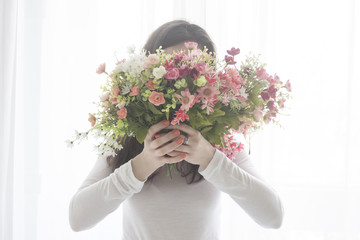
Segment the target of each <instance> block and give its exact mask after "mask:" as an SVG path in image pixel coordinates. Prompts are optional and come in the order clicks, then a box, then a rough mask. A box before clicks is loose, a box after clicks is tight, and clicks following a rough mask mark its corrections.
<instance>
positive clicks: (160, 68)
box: [153, 66, 166, 79]
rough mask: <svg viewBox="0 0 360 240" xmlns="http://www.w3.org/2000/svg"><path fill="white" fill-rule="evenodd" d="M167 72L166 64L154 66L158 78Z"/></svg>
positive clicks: (155, 75) (154, 72)
mask: <svg viewBox="0 0 360 240" xmlns="http://www.w3.org/2000/svg"><path fill="white" fill-rule="evenodd" d="M165 74H166V69H165V68H164V66H160V67H158V68H154V70H153V75H154V77H155V78H156V79H160V78H162V77H163V76H164V75H165Z"/></svg>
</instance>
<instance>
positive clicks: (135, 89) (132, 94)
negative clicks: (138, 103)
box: [129, 86, 140, 96]
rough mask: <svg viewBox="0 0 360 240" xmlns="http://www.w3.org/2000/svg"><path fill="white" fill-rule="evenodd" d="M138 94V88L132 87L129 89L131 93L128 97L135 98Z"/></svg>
mask: <svg viewBox="0 0 360 240" xmlns="http://www.w3.org/2000/svg"><path fill="white" fill-rule="evenodd" d="M139 92H140V88H139V87H138V86H133V87H132V88H131V93H130V94H129V96H136V95H138V94H139Z"/></svg>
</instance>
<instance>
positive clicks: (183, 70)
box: [178, 65, 190, 78]
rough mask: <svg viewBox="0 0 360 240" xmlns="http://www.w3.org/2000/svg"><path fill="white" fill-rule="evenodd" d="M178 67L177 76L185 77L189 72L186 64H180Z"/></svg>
mask: <svg viewBox="0 0 360 240" xmlns="http://www.w3.org/2000/svg"><path fill="white" fill-rule="evenodd" d="M178 69H179V74H180V76H179V78H183V77H186V76H187V75H188V74H189V73H190V69H189V67H188V66H186V65H183V66H181V68H178Z"/></svg>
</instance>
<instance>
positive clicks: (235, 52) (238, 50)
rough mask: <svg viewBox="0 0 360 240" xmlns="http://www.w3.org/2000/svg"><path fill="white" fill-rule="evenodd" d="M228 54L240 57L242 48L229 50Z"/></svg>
mask: <svg viewBox="0 0 360 240" xmlns="http://www.w3.org/2000/svg"><path fill="white" fill-rule="evenodd" d="M227 53H228V54H229V55H231V56H235V55H238V54H239V53H240V48H234V47H232V48H231V49H230V50H227Z"/></svg>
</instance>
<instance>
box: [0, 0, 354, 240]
mask: <svg viewBox="0 0 360 240" xmlns="http://www.w3.org/2000/svg"><path fill="white" fill-rule="evenodd" d="M359 16H360V4H359V2H358V1H357V0H347V1H343V0H334V1H325V0H320V1H312V0H301V1H298V0H296V1H287V0H270V1H268V0H251V1H250V0H241V1H237V0H222V1H217V0H199V1H191V0H172V1H168V0H134V1H116V0H101V1H100V0H79V1H72V0H63V1H57V0H33V1H26V0H0V240H25V239H26V240H33V239H34V240H35V239H36V240H45V239H56V240H57V239H58V240H63V239H68V240H70V239H77V240H79V239H80V240H81V239H84V240H85V239H86V240H91V239H116V238H120V236H121V230H120V227H119V225H120V224H121V209H119V211H117V212H115V213H114V214H111V215H110V216H108V217H107V218H106V219H104V221H103V222H101V223H100V224H99V225H98V226H96V227H95V228H93V229H91V230H88V231H86V232H81V233H74V232H72V231H71V229H70V227H69V225H68V219H67V217H68V216H67V214H68V203H69V201H70V198H71V197H72V195H73V194H74V192H75V191H76V189H77V188H78V187H79V185H80V183H81V181H82V180H83V179H84V178H85V177H86V175H87V173H88V171H89V170H90V169H91V168H92V165H93V163H94V162H95V160H96V153H95V152H93V151H92V142H91V141H90V142H88V143H83V144H82V145H80V146H77V147H76V148H74V149H67V148H66V144H65V140H66V139H68V138H71V135H72V134H73V130H74V129H78V130H86V129H87V128H88V127H89V125H87V124H88V122H87V114H88V113H89V112H93V111H95V107H94V105H92V104H91V103H92V102H93V101H97V96H98V94H99V87H100V85H101V84H102V83H103V82H102V81H103V79H102V78H101V77H99V76H98V75H96V74H95V69H96V67H97V65H98V64H99V63H102V62H104V61H106V62H107V63H109V65H107V66H110V65H111V64H113V63H114V61H113V60H114V59H115V58H114V57H113V55H114V51H117V56H118V57H122V56H123V55H124V54H126V48H127V46H129V45H132V44H135V45H136V47H138V48H139V47H141V46H142V45H143V44H144V43H145V41H146V40H147V37H148V36H149V34H150V33H151V32H152V31H153V30H154V29H155V28H156V27H158V26H159V25H161V24H163V23H165V22H167V21H170V20H173V19H186V20H189V21H190V22H192V23H195V24H198V25H200V26H202V27H204V28H205V29H206V30H207V31H208V33H209V35H210V37H212V39H213V40H214V42H215V44H216V47H217V54H218V56H220V57H222V56H223V55H224V54H225V52H226V51H225V50H226V49H229V48H231V47H240V49H241V54H240V55H241V56H244V55H245V54H247V53H249V52H250V51H251V52H254V53H261V54H262V55H261V60H262V61H264V62H266V63H267V64H268V69H269V71H270V72H272V73H274V72H276V73H278V74H279V75H280V77H281V78H282V79H281V80H283V81H286V80H287V79H290V80H291V81H292V84H293V96H294V99H293V100H292V102H291V103H290V105H291V109H290V116H285V117H282V123H283V126H284V130H283V129H281V128H278V127H273V126H271V125H269V126H266V127H265V128H264V130H263V131H259V132H258V133H257V134H255V135H254V136H253V137H252V142H251V149H252V158H253V160H254V162H255V165H257V167H258V168H259V171H260V172H262V174H263V175H264V176H265V177H266V178H267V179H268V180H269V181H270V182H271V183H272V185H273V186H274V187H275V189H277V190H278V191H279V193H280V196H281V197H282V200H283V201H284V206H285V213H286V215H285V220H284V225H283V226H282V228H281V229H280V230H276V231H269V230H266V229H260V228H259V227H258V226H257V225H256V224H254V223H252V222H251V220H250V219H249V218H248V217H247V216H246V215H245V214H244V213H243V212H242V210H241V209H240V208H239V207H238V206H237V205H236V204H234V203H233V202H232V201H231V200H230V199H228V198H226V196H225V197H224V199H223V200H224V204H223V209H224V214H223V216H222V220H223V221H222V222H223V226H222V229H223V236H222V237H223V239H227V240H230V239H242V238H244V239H245V238H246V239H267V240H270V239H274V240H275V239H276V240H278V239H286V240H298V239H299V240H300V239H301V240H304V239H319V240H320V239H321V240H335V239H339V240H340V239H341V240H353V239H359V237H360V232H359V230H358V225H359V224H360V207H359V206H358V202H359V201H360V191H359V189H360V188H359V187H360V175H359V171H360V163H359V159H360V153H359V151H358V148H359V146H360V145H359V144H360V143H359V140H358V136H359V134H360V125H359V124H358V122H359V121H360V114H359V111H358V110H357V107H358V106H359V104H360V101H359V98H358V91H359V89H360V81H359V79H360V68H359V67H358V66H359V65H360V44H359V42H360V17H359Z"/></svg>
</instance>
